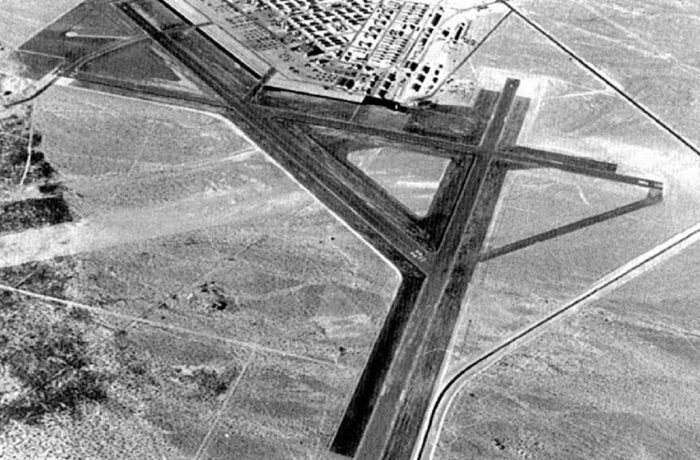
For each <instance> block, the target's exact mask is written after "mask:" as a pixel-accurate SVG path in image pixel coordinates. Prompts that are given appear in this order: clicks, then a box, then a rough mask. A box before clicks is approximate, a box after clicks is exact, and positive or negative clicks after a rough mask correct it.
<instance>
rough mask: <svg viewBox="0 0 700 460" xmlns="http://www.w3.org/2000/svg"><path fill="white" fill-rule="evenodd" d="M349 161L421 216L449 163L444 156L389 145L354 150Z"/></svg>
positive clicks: (426, 208)
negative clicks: (431, 155)
mask: <svg viewBox="0 0 700 460" xmlns="http://www.w3.org/2000/svg"><path fill="white" fill-rule="evenodd" d="M348 161H350V162H351V163H352V164H354V165H355V166H357V167H358V168H359V169H360V170H361V171H362V172H364V173H365V174H367V175H368V176H369V177H370V178H371V179H372V180H374V181H375V182H377V183H378V184H379V185H381V186H382V187H383V188H384V189H386V190H387V191H388V192H389V193H391V194H392V195H393V196H394V197H395V198H396V199H398V200H399V201H400V202H401V203H403V204H404V206H406V207H407V208H408V209H410V210H411V211H413V212H414V213H415V214H416V215H418V216H424V215H425V214H426V213H427V212H428V209H429V208H430V204H431V203H432V201H433V196H435V192H437V189H438V187H439V186H440V181H441V180H442V176H443V174H444V173H445V169H446V168H447V165H448V164H449V160H446V159H444V158H437V157H430V156H427V155H422V154H419V153H411V152H405V151H397V150H396V149H392V148H376V149H371V150H357V151H354V152H351V153H350V154H349V155H348Z"/></svg>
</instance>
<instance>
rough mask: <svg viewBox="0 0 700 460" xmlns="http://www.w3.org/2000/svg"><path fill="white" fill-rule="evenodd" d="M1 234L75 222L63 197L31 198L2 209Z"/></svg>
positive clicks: (0, 209)
mask: <svg viewBox="0 0 700 460" xmlns="http://www.w3.org/2000/svg"><path fill="white" fill-rule="evenodd" d="M0 215H1V216H2V219H0V232H16V231H21V230H25V229H28V228H34V227H42V226H45V225H55V224H61V223H64V222H70V221H71V220H73V216H72V215H71V212H70V210H69V209H68V204H66V202H65V200H64V199H63V197H56V196H51V197H47V198H30V199H27V200H24V201H15V202H13V203H9V204H6V205H3V206H2V207H1V208H0Z"/></svg>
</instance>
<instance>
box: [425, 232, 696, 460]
mask: <svg viewBox="0 0 700 460" xmlns="http://www.w3.org/2000/svg"><path fill="white" fill-rule="evenodd" d="M698 262H700V247H698V245H697V244H696V245H695V246H693V247H691V248H689V249H687V250H686V252H684V253H681V254H680V255H678V256H676V257H675V258H674V259H672V260H671V261H669V262H667V263H666V264H664V265H661V266H658V267H657V268H656V269H655V270H653V271H650V272H648V273H647V274H645V275H644V276H642V277H640V278H637V279H636V280H634V281H633V282H631V283H630V284H628V285H626V286H625V287H623V288H622V289H620V290H619V291H617V292H616V293H614V294H613V295H612V296H611V297H609V298H607V299H604V300H601V301H599V302H597V303H596V304H594V305H591V306H588V307H586V308H584V309H583V310H581V311H580V312H578V313H576V314H575V315H572V316H571V317H569V318H568V319H566V320H565V321H563V322H562V323H561V324H560V325H558V326H557V327H555V328H553V329H552V330H550V331H549V332H547V333H546V334H545V335H543V336H542V337H540V338H538V339H536V340H535V341H533V342H532V343H530V344H528V345H527V346H525V347H524V348H523V349H521V350H519V351H518V352H517V353H515V354H513V355H511V356H508V357H506V358H504V359H503V360H501V361H500V362H498V363H497V364H496V365H495V366H493V367H492V368H490V369H488V370H487V371H485V372H484V373H483V374H482V375H480V376H478V377H477V378H476V379H475V380H473V381H472V382H471V383H470V384H469V385H468V386H467V387H465V388H464V390H463V391H462V392H461V393H460V396H458V399H457V401H456V402H455V404H454V405H453V406H452V410H451V412H450V414H449V416H448V419H447V421H446V424H445V427H444V430H443V434H442V437H441V439H440V443H439V447H438V452H437V455H436V456H435V458H440V459H448V458H450V459H452V458H454V459H457V458H465V457H479V458H564V457H565V458H688V459H690V458H696V457H697V456H698V455H700V437H698V432H700V426H699V425H698V420H700V418H698V414H699V413H700V406H699V405H698V399H697V394H698V391H700V387H699V386H698V382H697V379H696V378H695V377H694V375H695V369H697V366H698V365H699V364H700V340H699V338H698V334H697V331H698V328H699V327H700V321H699V320H698V316H697V314H696V313H697V312H696V306H697V304H698V301H699V300H700V291H698V288H697V283H695V279H696V278H697V276H698V269H697V267H698Z"/></svg>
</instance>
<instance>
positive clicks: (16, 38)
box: [0, 0, 82, 48]
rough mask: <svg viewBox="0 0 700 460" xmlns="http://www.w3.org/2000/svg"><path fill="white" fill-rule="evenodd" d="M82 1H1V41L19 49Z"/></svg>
mask: <svg viewBox="0 0 700 460" xmlns="http://www.w3.org/2000/svg"><path fill="white" fill-rule="evenodd" d="M81 1H82V0H55V1H53V0H52V1H51V2H45V1H42V0H29V1H21V2H17V1H14V0H2V1H0V23H1V24H2V25H3V27H2V30H1V31H0V41H3V42H5V43H7V44H9V45H10V46H12V47H15V48H16V47H19V46H20V45H21V44H22V43H24V42H25V41H27V40H28V39H29V38H30V37H31V36H32V35H34V34H35V33H37V32H38V31H39V30H41V29H43V28H44V27H46V26H47V25H48V24H50V23H51V22H53V21H55V20H56V19H58V18H59V17H60V16H62V15H63V14H64V13H66V12H67V11H69V10H70V9H71V8H73V7H74V6H76V5H78V4H79V3H81Z"/></svg>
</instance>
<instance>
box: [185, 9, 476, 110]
mask: <svg viewBox="0 0 700 460" xmlns="http://www.w3.org/2000/svg"><path fill="white" fill-rule="evenodd" d="M187 1H188V3H190V4H191V5H193V6H195V7H197V6H198V5H200V6H201V7H202V8H203V9H202V10H201V11H202V12H203V13H204V14H205V15H207V16H208V17H210V19H211V20H212V22H214V23H215V24H220V25H221V28H222V29H224V30H225V32H226V33H227V34H229V35H230V36H231V37H232V38H233V39H234V40H235V41H236V42H238V43H239V44H240V45H241V46H243V47H245V48H246V49H247V50H250V51H252V52H254V53H255V54H256V55H257V56H258V57H259V59H260V60H261V61H264V62H266V63H267V65H269V66H270V67H271V68H274V69H275V71H276V74H275V76H274V77H273V78H272V79H270V80H269V82H268V85H272V86H278V87H281V88H283V89H288V90H292V91H297V92H302V93H314V94H315V93H317V92H318V91H321V92H322V93H323V94H324V95H326V96H330V97H335V98H338V99H349V100H358V98H359V99H362V98H364V97H372V98H376V99H379V100H386V101H392V102H396V103H398V104H407V103H410V102H411V101H414V100H417V99H420V98H421V97H426V96H428V95H429V94H430V93H431V92H432V91H434V90H435V89H436V88H437V87H438V86H439V85H440V84H441V82H442V81H443V79H444V78H446V77H447V76H448V74H449V70H450V69H449V65H446V63H448V62H450V59H448V58H447V57H445V54H449V53H452V52H454V51H455V50H457V51H458V52H459V50H460V49H462V51H464V49H466V48H467V47H469V46H471V45H474V44H475V41H473V39H471V38H470V36H469V33H470V26H471V21H470V20H467V19H464V20H459V16H460V13H459V12H458V11H457V10H452V9H448V10H445V8H444V7H442V6H441V5H440V3H441V2H435V1H434V0H408V1H403V0H187ZM455 18H457V20H455ZM470 40H471V41H470ZM236 48H237V51H240V46H236ZM235 51H236V50H232V52H234V54H235ZM244 54H245V53H244ZM452 61H454V59H453V60H452Z"/></svg>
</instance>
